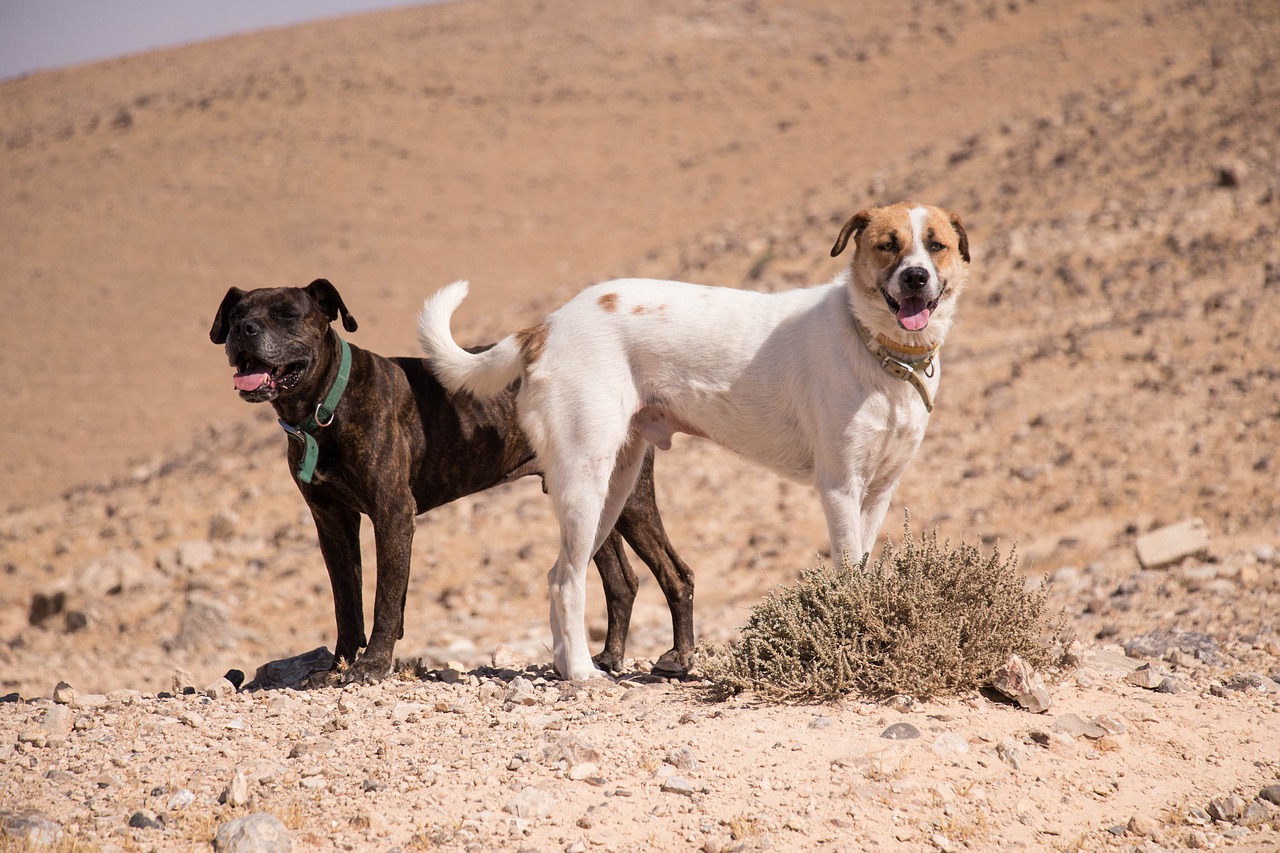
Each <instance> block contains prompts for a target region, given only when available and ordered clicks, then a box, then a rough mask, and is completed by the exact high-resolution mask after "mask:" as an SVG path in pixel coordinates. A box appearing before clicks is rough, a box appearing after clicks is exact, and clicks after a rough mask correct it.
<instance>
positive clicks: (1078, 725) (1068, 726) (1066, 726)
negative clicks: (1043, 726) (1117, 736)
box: [1053, 714, 1107, 740]
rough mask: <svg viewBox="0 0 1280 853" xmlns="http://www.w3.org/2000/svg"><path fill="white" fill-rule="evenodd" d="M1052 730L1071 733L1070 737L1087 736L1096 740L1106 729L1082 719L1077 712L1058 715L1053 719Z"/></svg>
mask: <svg viewBox="0 0 1280 853" xmlns="http://www.w3.org/2000/svg"><path fill="white" fill-rule="evenodd" d="M1053 730H1054V731H1055V732H1062V733H1063V734H1068V735H1071V737H1087V738H1091V739H1093V740H1097V739H1098V738H1100V737H1102V736H1103V735H1105V734H1106V733H1107V730H1106V729H1104V728H1103V727H1102V726H1100V725H1098V724H1097V723H1091V722H1088V721H1086V720H1084V719H1083V718H1081V717H1080V715H1079V714H1063V715H1062V716H1061V717H1058V719H1056V720H1054V721H1053Z"/></svg>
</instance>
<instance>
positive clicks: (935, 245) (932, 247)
mask: <svg viewBox="0 0 1280 853" xmlns="http://www.w3.org/2000/svg"><path fill="white" fill-rule="evenodd" d="M945 248H947V247H946V246H944V245H942V244H941V243H939V242H938V241H937V240H934V241H933V242H932V243H930V244H929V251H930V252H941V251H942V250H943V249H945Z"/></svg>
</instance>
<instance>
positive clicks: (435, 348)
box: [418, 281, 524, 398]
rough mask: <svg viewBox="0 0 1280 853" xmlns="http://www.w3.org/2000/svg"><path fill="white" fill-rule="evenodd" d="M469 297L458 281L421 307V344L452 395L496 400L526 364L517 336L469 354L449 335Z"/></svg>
mask: <svg viewBox="0 0 1280 853" xmlns="http://www.w3.org/2000/svg"><path fill="white" fill-rule="evenodd" d="M466 295H467V282H466V281H455V282H454V283H453V284H451V285H449V286H448V287H444V288H441V289H440V290H438V291H436V292H435V293H434V294H433V295H432V296H431V297H430V298H428V299H427V300H426V301H425V302H423V303H422V313H421V314H419V315H418V340H419V342H420V343H421V344H422V351H423V352H424V353H426V355H427V359H428V360H429V361H430V363H431V365H430V366H431V372H432V373H434V374H435V375H436V378H437V379H439V380H440V384H442V385H444V387H445V388H446V389H448V390H449V391H450V392H457V391H466V392H467V393H469V394H471V395H472V396H475V397H481V398H484V397H494V396H497V395H498V394H500V393H502V391H503V390H504V389H505V388H506V387H507V386H508V385H510V384H511V383H512V382H514V381H515V380H517V379H519V378H520V372H521V371H522V370H523V369H524V364H523V362H522V360H521V356H520V346H519V344H518V343H517V342H516V339H515V336H514V335H512V336H511V337H508V338H504V339H503V340H502V341H500V342H498V343H497V344H496V345H494V346H493V347H491V348H489V349H487V350H485V351H484V352H476V353H472V352H467V351H466V350H465V349H463V348H462V347H460V346H458V344H457V342H456V341H455V340H454V339H453V334H452V333H451V332H450V331H449V318H450V317H452V316H453V312H454V311H456V310H458V306H459V305H461V304H462V300H463V299H464V298H465V297H466Z"/></svg>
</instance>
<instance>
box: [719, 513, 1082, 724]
mask: <svg viewBox="0 0 1280 853" xmlns="http://www.w3.org/2000/svg"><path fill="white" fill-rule="evenodd" d="M1045 600H1046V590H1045V588H1044V586H1043V585H1041V586H1040V587H1039V588H1038V589H1034V590H1027V589H1026V585H1025V583H1024V580H1023V577H1022V576H1021V575H1020V574H1019V573H1018V571H1017V557H1016V554H1015V553H1014V552H1012V551H1011V552H1010V554H1009V557H1008V559H1004V560H1002V559H1001V558H1000V554H999V551H998V549H997V550H996V551H993V552H992V554H991V555H990V556H989V557H983V555H982V553H981V552H980V551H979V550H978V549H977V548H976V547H973V546H970V545H966V544H964V543H961V544H960V546H959V547H957V548H952V547H951V543H950V541H947V542H945V543H943V544H941V545H939V543H938V537H937V533H936V532H935V533H934V534H932V535H926V536H923V537H921V538H920V539H919V540H917V539H915V538H914V537H913V536H912V534H911V526H910V519H908V520H907V521H906V522H905V523H904V524H903V536H902V543H901V544H900V545H894V544H893V543H892V542H891V543H889V544H887V545H886V546H885V548H884V550H883V551H882V552H881V554H880V558H879V559H878V560H877V561H876V562H875V563H874V564H870V565H869V559H868V557H863V559H862V562H861V563H859V564H857V565H850V564H849V563H848V562H847V561H846V562H844V563H843V564H842V565H841V566H840V567H839V568H834V567H828V566H827V565H825V564H824V563H821V562H820V563H819V564H818V566H817V568H814V569H809V570H807V571H805V572H804V573H803V574H802V575H801V577H800V581H799V582H798V583H797V584H795V585H794V586H785V587H779V588H777V589H775V590H774V591H773V592H772V593H771V594H770V595H769V596H768V597H767V598H766V599H765V600H764V601H762V602H761V603H760V604H758V605H756V606H755V607H754V608H752V611H751V618H750V620H749V621H748V622H747V624H746V626H745V627H744V628H743V629H742V638H741V639H739V640H737V641H735V642H733V643H730V644H728V645H727V646H722V647H718V648H711V649H708V650H706V654H704V656H703V664H702V669H703V672H704V674H705V675H706V677H707V678H708V680H709V681H710V682H711V684H712V687H713V690H714V691H715V692H716V693H718V694H719V695H722V696H724V695H729V694H733V693H737V692H740V691H743V690H751V691H753V692H755V693H756V694H758V695H760V696H762V697H764V698H768V699H775V700H782V701H800V702H806V701H831V700H834V699H838V698H840V697H842V696H844V695H846V694H848V693H850V692H853V691H860V692H862V693H865V694H869V695H872V696H888V695H894V694H898V693H905V694H909V695H911V696H915V697H918V698H921V699H925V698H929V697H933V696H938V695H942V694H947V693H956V692H961V691H967V690H974V689H977V688H979V687H981V686H982V685H984V684H986V683H987V681H988V680H989V679H990V676H991V674H992V672H993V671H994V670H995V669H996V668H997V667H999V666H1000V665H1001V664H1003V663H1005V662H1006V661H1007V660H1008V659H1009V655H1011V654H1016V655H1020V656H1021V657H1022V658H1023V659H1024V660H1026V661H1027V662H1028V663H1029V664H1031V665H1032V666H1034V667H1037V668H1042V667H1044V666H1045V665H1046V664H1047V663H1048V662H1049V658H1050V653H1049V647H1050V644H1051V642H1052V641H1053V640H1060V639H1061V637H1060V636H1055V635H1060V634H1061V633H1062V629H1061V626H1059V627H1058V628H1056V629H1055V628H1054V627H1053V626H1051V625H1050V624H1048V622H1047V621H1046V620H1045V619H1044V618H1043V612H1044V607H1045Z"/></svg>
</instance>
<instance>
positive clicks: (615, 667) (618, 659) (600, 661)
mask: <svg viewBox="0 0 1280 853" xmlns="http://www.w3.org/2000/svg"><path fill="white" fill-rule="evenodd" d="M591 661H592V663H594V664H595V665H596V666H598V667H600V668H601V669H603V670H604V671H605V672H611V673H613V674H614V675H618V674H619V673H621V672H622V656H621V655H617V656H615V655H613V653H611V652H610V651H608V650H607V649H606V650H605V651H603V652H601V653H600V654H598V655H596V656H595V657H593V658H592V659H591Z"/></svg>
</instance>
